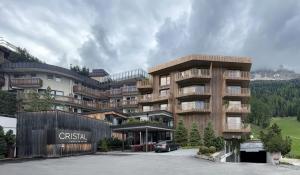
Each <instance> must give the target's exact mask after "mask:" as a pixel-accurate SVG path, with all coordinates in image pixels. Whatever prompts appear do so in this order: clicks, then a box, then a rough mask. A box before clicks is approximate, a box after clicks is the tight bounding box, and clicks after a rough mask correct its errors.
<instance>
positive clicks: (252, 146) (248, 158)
mask: <svg viewBox="0 0 300 175" xmlns="http://www.w3.org/2000/svg"><path fill="white" fill-rule="evenodd" d="M240 162H251V163H267V153H266V151H265V150H264V146H263V143H262V142H261V141H259V140H251V141H247V142H245V143H242V144H241V147H240Z"/></svg>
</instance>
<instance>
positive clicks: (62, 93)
mask: <svg viewBox="0 0 300 175" xmlns="http://www.w3.org/2000/svg"><path fill="white" fill-rule="evenodd" d="M55 95H57V96H64V92H63V91H56V92H55Z"/></svg>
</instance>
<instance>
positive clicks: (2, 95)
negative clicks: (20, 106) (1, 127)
mask: <svg viewBox="0 0 300 175" xmlns="http://www.w3.org/2000/svg"><path fill="white" fill-rule="evenodd" d="M16 111H17V98H16V95H15V94H13V93H11V92H6V91H1V90H0V114H10V115H13V114H15V113H16Z"/></svg>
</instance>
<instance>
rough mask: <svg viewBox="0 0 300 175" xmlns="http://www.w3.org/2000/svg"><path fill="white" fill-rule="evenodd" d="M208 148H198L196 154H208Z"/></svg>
mask: <svg viewBox="0 0 300 175" xmlns="http://www.w3.org/2000/svg"><path fill="white" fill-rule="evenodd" d="M208 153H209V148H208V147H207V146H200V147H199V152H198V154H208Z"/></svg>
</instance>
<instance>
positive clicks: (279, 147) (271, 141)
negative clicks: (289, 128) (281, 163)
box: [260, 123, 292, 156]
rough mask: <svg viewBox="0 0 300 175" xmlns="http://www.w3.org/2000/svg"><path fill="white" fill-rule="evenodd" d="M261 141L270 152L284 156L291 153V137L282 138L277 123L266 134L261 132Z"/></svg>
mask: <svg viewBox="0 0 300 175" xmlns="http://www.w3.org/2000/svg"><path fill="white" fill-rule="evenodd" d="M260 139H261V140H262V142H263V144H264V147H265V149H266V150H267V151H268V152H271V153H274V152H281V154H282V155H283V156H284V155H286V154H288V153H289V152H290V151H291V145H292V140H291V139H290V138H289V137H286V138H285V139H283V138H282V135H281V129H280V128H279V126H278V125H277V124H276V123H274V124H273V125H272V126H271V127H269V128H268V129H267V132H266V133H264V132H263V131H261V133H260Z"/></svg>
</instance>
